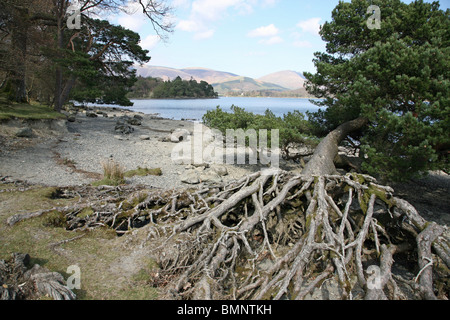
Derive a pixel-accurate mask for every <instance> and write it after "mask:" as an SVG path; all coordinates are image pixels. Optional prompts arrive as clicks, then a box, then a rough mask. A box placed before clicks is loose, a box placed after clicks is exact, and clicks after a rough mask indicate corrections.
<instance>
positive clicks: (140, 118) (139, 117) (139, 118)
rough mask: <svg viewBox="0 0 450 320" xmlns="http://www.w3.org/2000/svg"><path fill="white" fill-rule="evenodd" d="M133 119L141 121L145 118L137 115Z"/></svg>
mask: <svg viewBox="0 0 450 320" xmlns="http://www.w3.org/2000/svg"><path fill="white" fill-rule="evenodd" d="M133 118H135V119H138V120H140V121H142V120H144V117H143V116H141V115H138V114H135V115H134V117H133Z"/></svg>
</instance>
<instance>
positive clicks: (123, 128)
mask: <svg viewBox="0 0 450 320" xmlns="http://www.w3.org/2000/svg"><path fill="white" fill-rule="evenodd" d="M114 130H115V131H116V132H118V133H121V134H130V133H133V132H134V128H133V127H132V126H130V125H129V124H127V123H125V121H124V120H123V119H119V120H118V121H117V122H116V127H115V128H114Z"/></svg>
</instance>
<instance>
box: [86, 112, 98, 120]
mask: <svg viewBox="0 0 450 320" xmlns="http://www.w3.org/2000/svg"><path fill="white" fill-rule="evenodd" d="M86 117H89V118H97V117H98V116H97V114H96V113H95V112H91V111H87V112H86Z"/></svg>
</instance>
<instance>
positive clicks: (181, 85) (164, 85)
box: [128, 76, 218, 99]
mask: <svg viewBox="0 0 450 320" xmlns="http://www.w3.org/2000/svg"><path fill="white" fill-rule="evenodd" d="M128 97H129V98H130V99H214V98H217V97H218V94H217V93H216V92H215V91H214V88H213V87H212V86H211V85H210V84H208V83H207V82H206V81H200V82H197V80H195V79H192V78H191V79H190V80H182V79H181V78H180V77H179V76H178V77H176V78H175V79H174V80H169V81H163V80H162V79H160V78H152V77H148V78H144V77H141V76H139V77H138V78H137V81H136V83H135V84H134V86H133V87H132V89H131V92H130V93H129V94H128Z"/></svg>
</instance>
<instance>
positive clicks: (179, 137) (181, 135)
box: [170, 129, 191, 143]
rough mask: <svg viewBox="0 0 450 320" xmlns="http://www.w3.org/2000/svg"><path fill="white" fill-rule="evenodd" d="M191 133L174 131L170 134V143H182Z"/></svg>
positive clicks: (183, 130) (184, 130)
mask: <svg viewBox="0 0 450 320" xmlns="http://www.w3.org/2000/svg"><path fill="white" fill-rule="evenodd" d="M190 135H191V133H190V132H189V130H186V129H176V130H175V131H174V132H172V134H171V135H170V141H172V142H175V143H178V142H182V141H184V140H187V137H188V136H190Z"/></svg>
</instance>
